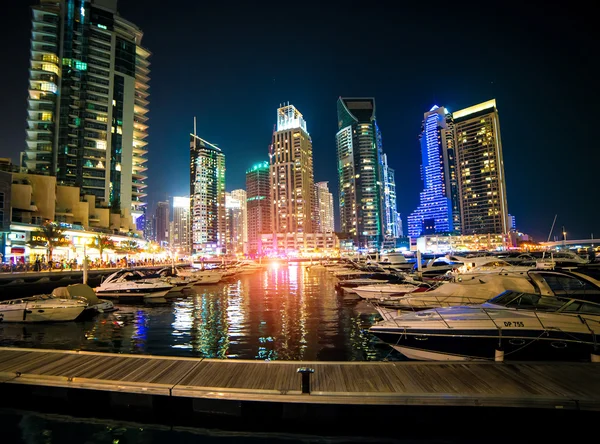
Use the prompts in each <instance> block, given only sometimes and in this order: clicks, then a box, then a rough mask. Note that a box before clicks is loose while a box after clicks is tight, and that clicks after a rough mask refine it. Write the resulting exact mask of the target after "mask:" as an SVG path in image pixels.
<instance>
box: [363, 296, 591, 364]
mask: <svg viewBox="0 0 600 444" xmlns="http://www.w3.org/2000/svg"><path fill="white" fill-rule="evenodd" d="M578 296H579V297H581V295H578ZM369 330H370V332H371V333H373V334H374V335H375V336H377V337H378V338H380V339H381V340H383V341H384V342H387V343H388V344H390V346H392V347H393V348H394V349H396V350H397V351H399V352H400V353H402V354H404V355H405V356H406V357H408V358H412V359H425V360H471V359H483V360H486V359H487V360H490V359H495V357H496V356H497V355H498V354H497V352H499V353H500V356H502V358H503V359H507V360H511V359H514V360H548V361H553V360H569V361H570V360H574V361H577V360H589V359H590V356H591V355H592V353H594V354H597V353H599V349H598V345H599V344H598V336H600V303H598V302H593V301H590V300H587V299H586V298H585V296H583V299H578V298H577V297H571V296H567V295H563V296H560V297H557V296H542V295H540V294H533V293H522V292H515V291H510V290H508V291H505V292H504V293H501V294H500V295H498V296H497V297H495V298H493V299H491V300H490V301H489V302H486V303H484V304H480V305H472V306H458V307H447V308H437V309H430V310H425V311H420V312H414V313H404V314H402V315H400V316H397V317H394V318H391V319H387V320H384V321H381V322H379V323H377V324H375V325H373V326H372V327H371V328H370V329H369Z"/></svg>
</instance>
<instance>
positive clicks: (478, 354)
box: [370, 327, 594, 361]
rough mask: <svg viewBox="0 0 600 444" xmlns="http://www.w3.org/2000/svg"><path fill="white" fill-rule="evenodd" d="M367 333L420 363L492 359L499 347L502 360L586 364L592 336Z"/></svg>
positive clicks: (533, 332) (457, 331)
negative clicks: (582, 362)
mask: <svg viewBox="0 0 600 444" xmlns="http://www.w3.org/2000/svg"><path fill="white" fill-rule="evenodd" d="M370 331H371V332H372V333H373V334H374V335H375V336H377V337H378V338H379V339H381V340H382V341H384V342H387V343H388V344H389V345H390V346H392V347H393V348H394V349H395V350H397V351H399V352H400V353H402V354H404V355H405V356H406V357H408V358H411V359H419V360H452V361H460V360H493V359H494V356H495V351H496V349H498V348H499V347H501V348H502V350H503V351H504V359H505V360H507V361H508V360H516V361H589V359H590V353H591V352H592V351H593V348H594V342H593V338H592V335H591V334H584V333H580V332H568V331H553V330H548V331H545V332H544V331H541V330H524V329H519V330H514V331H510V330H503V331H502V335H501V336H500V335H499V334H498V330H477V331H474V330H472V329H463V330H460V329H452V332H451V333H448V331H447V330H442V329H440V330H432V329H412V328H411V329H397V330H395V329H389V328H388V329H385V328H382V329H377V328H373V327H372V328H371V329H370Z"/></svg>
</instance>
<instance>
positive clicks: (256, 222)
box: [246, 161, 273, 255]
mask: <svg viewBox="0 0 600 444" xmlns="http://www.w3.org/2000/svg"><path fill="white" fill-rule="evenodd" d="M246 209H247V213H248V253H249V254H251V255H255V254H262V252H263V249H262V240H261V235H262V234H267V233H272V232H273V230H272V229H271V182H270V176H269V162H267V161H264V162H260V163H257V164H255V165H254V166H252V168H250V169H248V170H247V171H246Z"/></svg>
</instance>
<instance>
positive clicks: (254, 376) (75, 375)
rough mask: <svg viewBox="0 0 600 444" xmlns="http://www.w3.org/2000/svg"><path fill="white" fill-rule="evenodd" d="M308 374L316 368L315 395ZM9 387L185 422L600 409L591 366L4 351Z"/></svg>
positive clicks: (24, 394)
mask: <svg viewBox="0 0 600 444" xmlns="http://www.w3.org/2000/svg"><path fill="white" fill-rule="evenodd" d="M300 368H310V369H312V370H314V373H312V374H311V376H312V377H311V380H310V387H308V386H307V385H306V384H305V385H304V386H303V385H302V383H301V379H302V375H301V374H300V373H298V369H300ZM0 387H1V388H2V391H3V393H4V395H3V396H2V400H1V401H0V402H1V403H2V404H3V405H5V406H6V405H8V406H13V404H18V403H20V404H23V402H32V403H33V405H30V406H29V407H30V408H32V407H35V405H37V404H39V403H40V400H43V398H50V399H51V402H52V403H53V404H55V405H58V404H57V403H59V402H60V401H62V402H66V403H68V404H69V405H70V406H75V405H76V404H77V403H78V402H79V403H83V404H86V403H92V402H93V403H95V404H96V407H97V408H102V409H104V411H106V412H109V411H111V409H112V408H116V409H117V410H118V408H119V407H122V408H123V407H125V410H124V411H125V412H127V411H128V409H129V410H131V409H133V410H135V409H140V408H141V409H142V410H144V411H147V412H150V413H148V414H151V413H152V412H153V413H156V411H155V410H157V409H158V410H160V411H161V415H167V416H168V415H169V413H168V412H169V410H171V411H173V409H176V411H177V415H178V416H180V417H182V418H183V417H185V416H186V415H188V414H210V415H217V416H219V415H221V416H222V415H225V416H228V417H239V418H243V417H245V416H247V415H249V414H250V415H252V414H254V413H256V412H254V409H256V408H259V409H260V408H262V407H260V406H263V407H264V408H271V409H272V408H273V406H277V407H278V410H277V412H278V414H279V415H283V416H281V418H283V419H285V418H287V419H290V418H294V417H302V418H304V417H307V416H314V414H315V412H323V411H327V412H329V414H330V415H331V414H333V413H332V412H335V411H336V410H332V409H331V406H336V407H338V408H341V409H343V411H344V412H345V413H344V415H350V416H361V415H366V414H368V410H367V409H368V408H373V407H380V409H379V410H377V411H382V410H381V408H385V410H384V411H385V412H387V413H388V414H392V413H393V412H398V410H397V409H398V408H399V409H401V410H402V409H403V408H404V409H406V408H409V407H410V408H411V409H412V408H423V407H425V408H428V409H432V408H433V409H438V410H439V411H440V413H442V410H446V409H448V408H457V407H460V408H462V407H470V408H476V409H479V410H482V411H484V410H486V409H485V407H490V408H495V409H494V410H495V411H497V410H503V409H504V410H506V411H507V414H508V415H514V411H515V408H520V409H527V410H528V411H532V410H535V411H549V410H555V411H556V410H562V411H567V410H571V411H580V412H581V411H587V412H594V411H600V364H592V363H533V362H524V363H511V364H506V363H494V362H481V363H478V362H468V363H464V362H461V363H458V362H452V363H450V362H305V361H271V362H265V361H250V360H219V359H199V358H180V357H164V356H149V355H125V354H113V353H94V352H83V351H60V350H36V349H22V348H0ZM303 392H304V393H303ZM306 392H309V393H306ZM82 393H83V394H82ZM17 400H19V401H17ZM27 400H29V401H27ZM257 403H258V404H257ZM294 406H295V407H294ZM299 406H302V407H301V408H299ZM323 406H329V409H326V410H323ZM368 406H371V407H368ZM21 407H22V405H21ZM250 407H252V408H250ZM133 410H131V411H133ZM488 410H489V409H488ZM311 412H312V413H311ZM371 413H373V411H371ZM164 418H166V416H165V417H164ZM164 418H163V419H164ZM271 419H277V418H271ZM169 420H173V418H169Z"/></svg>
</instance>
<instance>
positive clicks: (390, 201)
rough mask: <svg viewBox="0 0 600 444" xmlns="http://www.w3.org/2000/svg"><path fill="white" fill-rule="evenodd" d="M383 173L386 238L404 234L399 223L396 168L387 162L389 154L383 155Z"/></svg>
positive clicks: (394, 237)
mask: <svg viewBox="0 0 600 444" xmlns="http://www.w3.org/2000/svg"><path fill="white" fill-rule="evenodd" d="M381 173H382V175H383V179H382V182H383V227H384V236H385V238H386V239H396V238H398V237H400V236H402V226H401V224H399V223H398V220H399V219H400V215H399V214H398V207H397V203H396V178H395V173H394V169H393V168H390V166H389V165H388V162H387V154H382V155H381Z"/></svg>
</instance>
